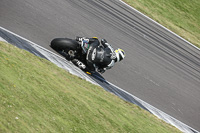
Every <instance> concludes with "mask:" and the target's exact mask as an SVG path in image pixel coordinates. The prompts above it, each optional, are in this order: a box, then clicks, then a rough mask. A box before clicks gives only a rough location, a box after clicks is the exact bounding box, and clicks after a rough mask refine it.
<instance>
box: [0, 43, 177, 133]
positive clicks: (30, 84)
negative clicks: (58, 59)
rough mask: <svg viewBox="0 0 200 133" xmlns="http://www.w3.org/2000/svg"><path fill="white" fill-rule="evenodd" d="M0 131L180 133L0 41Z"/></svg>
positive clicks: (125, 103)
mask: <svg viewBox="0 0 200 133" xmlns="http://www.w3.org/2000/svg"><path fill="white" fill-rule="evenodd" d="M0 62H1V63H0V116H1V117H0V132H2V133H3V132H6V133H9V132H20V133H21V132H87V133H88V132H92V133H93V132H109V133H110V132H148V133H151V132H152V133H155V132H159V133H161V132H163V133H167V132H170V133H171V132H173V133H174V132H180V131H179V130H177V129H176V128H174V127H173V126H171V125H169V124H166V123H165V122H163V121H162V120H160V119H158V118H156V117H155V116H153V115H152V114H150V113H149V112H147V111H145V110H143V109H141V108H140V107H138V106H136V105H133V104H130V103H128V102H125V101H123V100H121V99H120V98H118V97H117V96H115V95H113V94H110V93H109V92H106V91H105V90H103V89H102V88H100V87H98V86H95V85H93V84H91V83H89V82H87V81H85V80H82V79H80V78H78V77H76V76H73V75H71V74H69V73H68V72H66V71H65V70H63V69H61V68H58V67H57V66H56V65H54V64H53V63H51V62H49V61H47V60H45V59H42V58H39V57H36V56H34V55H32V54H31V53H29V52H27V51H25V50H22V49H18V48H16V47H14V46H12V45H10V44H7V43H4V42H0Z"/></svg>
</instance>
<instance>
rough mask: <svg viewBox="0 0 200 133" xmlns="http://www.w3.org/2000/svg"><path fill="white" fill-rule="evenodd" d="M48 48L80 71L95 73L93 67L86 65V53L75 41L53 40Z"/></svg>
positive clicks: (65, 39) (66, 39) (67, 39)
mask: <svg viewBox="0 0 200 133" xmlns="http://www.w3.org/2000/svg"><path fill="white" fill-rule="evenodd" d="M50 47H51V48H52V49H54V50H55V51H57V52H58V53H60V54H61V55H63V56H64V57H65V58H66V59H67V60H69V61H71V62H72V63H73V64H74V65H76V66H78V67H79V68H80V69H81V70H83V71H85V72H87V73H90V74H91V73H94V72H95V68H94V67H91V66H88V65H87V61H86V53H84V52H83V49H82V47H81V45H80V44H79V42H78V41H77V40H76V39H69V38H55V39H53V40H52V41H51V44H50ZM77 59H78V60H77Z"/></svg>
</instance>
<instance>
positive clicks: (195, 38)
mask: <svg viewBox="0 0 200 133" xmlns="http://www.w3.org/2000/svg"><path fill="white" fill-rule="evenodd" d="M123 1H124V2H126V3H128V4H129V5H131V6H133V7H134V8H136V9H137V10H139V11H141V12H142V13H144V14H146V15H147V16H149V17H151V18H152V19H154V20H155V21H157V22H158V23H160V24H162V25H163V26H165V27H166V28H168V29H170V30H171V31H173V32H175V33H176V34H178V35H180V36H181V37H183V38H185V39H186V40H188V41H189V42H191V43H193V44H194V45H196V46H197V47H200V0H123Z"/></svg>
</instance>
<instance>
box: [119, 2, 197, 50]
mask: <svg viewBox="0 0 200 133" xmlns="http://www.w3.org/2000/svg"><path fill="white" fill-rule="evenodd" d="M119 1H120V2H121V3H123V4H125V5H126V6H128V7H129V8H131V9H133V10H134V11H136V12H137V13H139V14H141V15H142V16H144V17H146V18H148V19H149V20H151V21H152V22H154V23H156V24H157V25H159V26H161V27H162V28H164V29H165V30H167V31H168V32H170V33H172V34H173V35H175V36H176V37H178V38H180V39H181V40H183V41H185V42H186V43H188V44H190V45H191V46H193V47H194V48H196V49H198V50H200V48H198V47H197V46H195V45H194V44H192V43H191V42H189V41H187V40H185V39H184V38H182V37H180V36H179V35H177V34H176V33H174V32H173V31H171V30H169V29H167V28H166V27H164V26H163V25H161V24H159V23H158V22H156V21H155V20H153V19H151V18H150V17H148V16H146V15H144V14H143V13H141V12H139V11H138V10H136V9H135V8H134V7H132V6H130V5H128V4H127V3H125V2H124V1H122V0H119Z"/></svg>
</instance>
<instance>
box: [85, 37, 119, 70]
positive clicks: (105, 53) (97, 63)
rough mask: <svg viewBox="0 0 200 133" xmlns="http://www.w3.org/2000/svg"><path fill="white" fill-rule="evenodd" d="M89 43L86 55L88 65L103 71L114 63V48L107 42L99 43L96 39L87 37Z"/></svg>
mask: <svg viewBox="0 0 200 133" xmlns="http://www.w3.org/2000/svg"><path fill="white" fill-rule="evenodd" d="M89 45H90V46H89V49H88V50H87V55H86V61H87V65H88V66H89V67H94V68H96V69H99V70H104V71H105V70H107V69H110V68H111V67H112V66H113V65H114V62H115V61H114V59H113V54H114V50H113V48H112V47H111V46H110V45H109V44H108V43H107V42H106V43H102V45H101V44H100V42H99V40H98V39H96V38H89Z"/></svg>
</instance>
